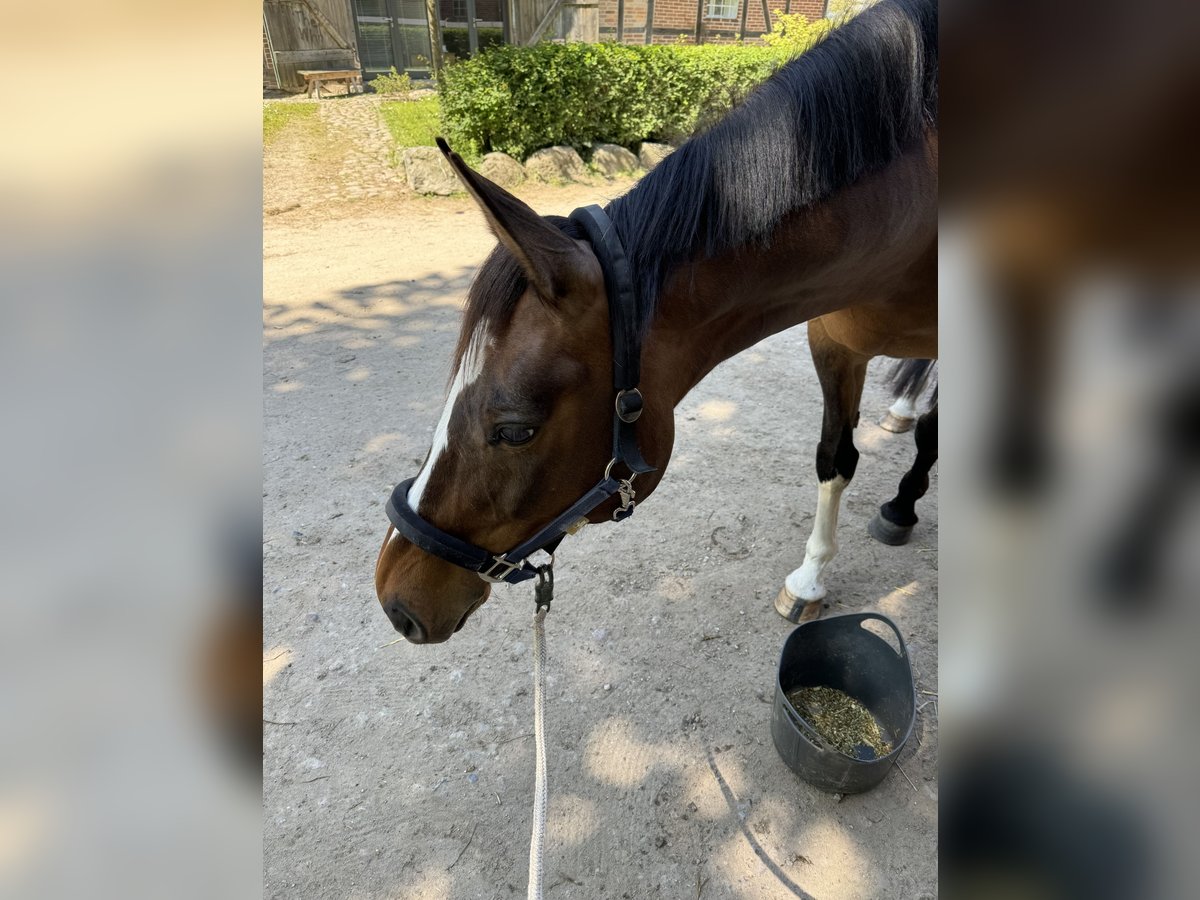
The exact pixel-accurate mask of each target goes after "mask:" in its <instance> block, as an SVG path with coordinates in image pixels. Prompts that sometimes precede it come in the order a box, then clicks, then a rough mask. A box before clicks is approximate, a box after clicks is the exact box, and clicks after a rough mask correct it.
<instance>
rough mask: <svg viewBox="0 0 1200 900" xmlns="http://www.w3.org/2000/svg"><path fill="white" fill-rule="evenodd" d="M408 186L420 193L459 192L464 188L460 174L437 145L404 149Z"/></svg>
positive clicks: (444, 193)
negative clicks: (456, 173) (458, 174)
mask: <svg viewBox="0 0 1200 900" xmlns="http://www.w3.org/2000/svg"><path fill="white" fill-rule="evenodd" d="M402 159H403V160H404V173H405V174H406V175H407V176H408V186H409V187H410V188H412V189H413V190H414V191H416V192H417V193H418V194H441V195H442V196H446V195H447V194H457V193H458V192H459V191H461V190H462V189H463V186H462V184H461V182H459V180H458V176H457V175H455V174H454V170H453V169H451V168H450V164H449V163H448V162H446V158H445V157H444V156H442V152H441V151H440V150H438V149H437V147H409V148H408V149H407V150H405V151H404V154H403V157H402Z"/></svg>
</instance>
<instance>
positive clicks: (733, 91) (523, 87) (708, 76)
mask: <svg viewBox="0 0 1200 900" xmlns="http://www.w3.org/2000/svg"><path fill="white" fill-rule="evenodd" d="M787 58H788V55H787V53H786V52H783V51H780V50H777V49H770V48H767V47H746V46H713V45H705V46H700V47H692V46H683V45H667V46H650V47H646V46H623V45H621V44H551V43H545V44H539V45H537V46H535V47H512V46H500V47H494V48H492V49H490V50H488V51H487V52H486V53H480V54H479V56H477V57H476V58H475V59H470V60H464V61H462V62H459V63H456V64H455V65H453V66H448V67H447V68H446V70H445V73H444V75H443V83H442V86H441V92H440V93H441V101H442V121H443V127H444V128H445V130H446V134H447V137H448V138H449V139H450V142H451V145H452V146H453V147H454V148H455V149H456V150H459V152H467V153H486V152H488V151H491V150H501V151H503V152H505V153H508V154H510V155H512V156H515V157H516V158H517V159H524V158H525V157H526V156H528V155H529V154H530V153H532V152H533V151H535V150H540V149H541V148H543V147H550V146H553V145H555V144H568V145H571V146H574V147H576V148H577V149H583V148H586V147H588V146H589V145H591V144H594V143H598V142H606V143H613V144H622V145H626V146H628V145H631V144H636V143H637V142H639V141H643V140H656V141H671V140H677V139H680V138H685V137H687V136H689V135H691V134H692V133H693V132H694V131H695V130H696V129H697V128H702V127H705V126H706V125H708V124H710V123H711V122H712V121H713V120H715V119H716V118H718V117H719V116H720V115H721V114H722V113H723V112H724V111H725V110H727V109H728V108H729V107H730V106H731V105H732V104H733V103H734V102H735V101H736V100H737V99H738V98H740V97H742V96H744V95H745V94H746V93H747V92H748V91H749V90H750V89H751V88H753V87H754V85H756V84H758V83H759V82H760V81H762V80H763V79H764V78H766V77H767V76H768V75H770V74H771V72H772V71H774V69H775V68H776V67H777V66H779V65H780V64H782V63H783V62H784V61H785V60H786V59H787Z"/></svg>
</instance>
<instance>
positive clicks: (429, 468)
mask: <svg viewBox="0 0 1200 900" xmlns="http://www.w3.org/2000/svg"><path fill="white" fill-rule="evenodd" d="M487 344H488V338H487V322H486V320H483V321H480V323H479V324H478V325H477V326H475V333H474V334H472V335H471V341H470V343H468V344H467V351H466V353H464V354H463V357H462V360H461V361H460V362H459V364H458V371H457V372H455V373H454V381H452V382H451V383H450V392H449V394H448V395H447V396H446V405H445V406H444V407H443V408H442V417H441V419H439V420H438V424H437V429H436V430H435V431H434V433H433V448H432V449H431V450H430V451H429V458H428V459H427V460H425V465H424V466H422V468H421V471H420V473H418V475H417V480H416V481H415V482H413V486H412V488H411V489H410V490H409V492H408V505H409V508H410V509H412V510H413V511H414V512H417V513H419V512H420V511H421V510H420V508H419V507H420V503H421V497H422V495H423V494H424V493H425V488H426V487H428V486H429V478H430V476H431V475H432V474H433V467H434V466H436V465H437V461H438V460H439V459H440V458H441V456H442V454H443V453H445V452H446V446H447V444H448V443H449V439H450V417H451V416H452V415H453V414H454V406H455V404H456V403H457V402H458V397H459V394H461V393H462V392H463V390H464V389H466V387H467V385H469V384H472V383H473V382H474V381H475V380H476V379H477V378H478V377H479V376H480V374H482V372H483V358H484V354H485V353H486V351H487Z"/></svg>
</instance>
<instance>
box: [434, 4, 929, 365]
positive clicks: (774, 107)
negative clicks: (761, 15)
mask: <svg viewBox="0 0 1200 900" xmlns="http://www.w3.org/2000/svg"><path fill="white" fill-rule="evenodd" d="M937 19H938V3H937V0H882V2H880V3H878V4H877V5H875V6H873V7H871V8H870V9H868V10H866V11H865V12H863V13H862V14H860V15H859V16H857V17H856V18H854V19H852V20H850V21H849V22H847V23H846V24H845V25H842V26H841V27H839V28H836V29H834V30H833V31H831V32H830V33H829V34H828V35H827V36H826V37H825V38H824V39H823V40H821V41H820V42H819V43H817V44H816V45H815V46H813V47H811V48H810V49H808V50H807V51H805V52H804V53H803V54H802V55H801V56H799V57H797V58H796V59H794V60H792V61H791V62H789V63H788V64H787V65H785V66H783V67H782V68H781V69H780V70H779V71H778V72H776V73H775V74H774V75H772V76H771V77H770V78H769V79H767V80H766V81H765V82H763V83H762V84H761V85H760V86H759V87H758V88H756V89H755V90H754V91H753V92H752V93H751V94H750V95H749V96H748V97H747V98H746V100H745V102H744V103H742V104H741V105H740V106H738V107H736V108H735V109H733V110H732V111H731V112H730V113H729V114H728V115H727V116H725V118H723V119H722V120H721V121H720V122H718V123H717V124H716V125H714V126H713V127H712V128H711V129H709V130H708V131H707V132H705V133H703V134H700V135H697V136H696V137H694V138H692V139H691V140H689V141H688V142H687V143H685V144H684V145H683V146H682V147H680V148H679V149H678V150H676V151H675V152H674V153H672V154H671V155H670V156H668V157H667V158H666V159H665V160H663V161H662V162H661V163H660V164H659V165H658V166H657V168H655V169H654V171H653V172H651V173H650V174H649V175H647V176H646V177H645V178H643V179H642V180H641V181H639V182H638V183H637V184H636V185H635V186H634V187H633V189H632V190H631V191H630V192H629V193H628V194H626V195H625V196H623V197H620V198H618V199H616V200H614V201H613V202H612V203H610V204H609V205H608V207H607V211H608V214H609V216H610V217H611V218H612V220H613V223H614V225H615V227H616V229H617V232H618V234H619V235H620V237H621V241H622V243H623V244H624V246H625V252H626V254H627V255H628V257H629V260H630V263H631V266H632V269H633V273H634V280H635V282H636V287H637V290H638V304H639V309H638V312H639V321H640V322H641V324H642V327H643V328H646V327H648V326H649V323H650V322H651V321H652V319H653V317H654V311H655V308H656V304H657V300H658V293H659V290H660V289H661V287H662V285H663V282H664V281H665V279H666V277H667V275H668V273H669V272H670V271H671V270H672V269H673V268H674V267H676V266H678V265H679V264H681V263H684V262H686V261H688V260H689V259H693V258H697V257H706V256H713V255H716V254H719V253H722V252H724V251H726V250H730V249H733V248H735V247H739V246H746V245H750V244H755V243H759V244H761V243H765V242H766V241H767V240H769V238H770V235H771V233H772V231H774V229H775V227H776V226H777V225H778V224H779V222H780V220H781V219H783V217H784V216H786V215H787V214H788V213H791V212H793V211H795V210H798V209H803V208H804V207H808V206H812V205H813V204H814V203H817V202H818V201H820V200H822V199H824V198H825V197H827V196H828V195H829V194H831V193H832V192H834V191H836V190H837V189H838V188H842V187H845V186H847V185H849V184H852V183H853V182H855V181H857V180H858V179H859V178H861V177H862V176H863V175H866V174H868V173H870V172H873V171H876V170H878V169H881V168H883V167H884V166H885V165H887V164H888V163H889V162H891V161H892V160H894V159H896V158H897V157H898V156H899V155H900V154H901V153H902V152H903V151H904V150H905V149H906V148H908V147H910V146H911V145H912V144H913V143H914V142H916V141H917V140H919V139H920V138H921V136H922V135H923V133H924V132H925V130H926V129H927V128H929V127H935V126H936V123H937V78H938V44H937ZM546 218H547V220H548V221H550V222H551V223H553V224H554V225H556V226H557V227H559V228H561V229H562V230H563V231H564V232H566V233H567V234H570V235H571V236H572V237H575V238H582V237H583V234H582V233H581V232H580V231H579V229H578V228H577V227H576V226H575V225H573V224H572V223H570V222H569V221H568V220H567V219H563V218H559V217H557V216H547V217H546ZM526 284H527V282H526V279H525V275H524V273H523V272H522V271H521V269H520V267H519V266H518V265H517V262H516V260H515V259H514V258H513V257H512V255H511V254H510V253H509V252H508V251H507V250H506V249H505V248H504V247H503V245H501V246H498V247H497V248H496V249H495V250H494V251H492V254H491V255H490V256H489V257H488V258H487V260H485V261H484V264H483V266H482V267H481V268H480V270H479V273H478V275H477V276H476V279H475V281H474V282H473V283H472V285H471V288H470V290H469V292H468V294H467V304H466V309H465V312H464V317H465V320H464V324H463V330H462V334H461V336H460V339H459V348H458V353H457V354H456V357H455V358H456V360H457V359H458V358H460V357H461V355H462V352H463V350H464V349H465V344H466V342H467V341H468V340H469V339H470V335H471V333H472V332H473V331H474V328H475V326H476V324H478V322H479V321H480V320H481V319H484V318H487V319H489V320H491V321H494V322H504V321H507V320H508V318H509V317H510V316H511V313H512V309H513V307H514V306H515V304H516V302H517V300H518V299H519V298H520V296H521V294H522V293H523V292H524V291H525V288H526Z"/></svg>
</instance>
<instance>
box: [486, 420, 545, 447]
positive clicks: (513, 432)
mask: <svg viewBox="0 0 1200 900" xmlns="http://www.w3.org/2000/svg"><path fill="white" fill-rule="evenodd" d="M536 431H537V429H536V428H533V427H531V426H529V425H501V426H500V427H499V428H497V429H496V438H497V440H501V441H504V443H506V444H514V445H515V444H527V443H529V441H531V440H533V435H534V434H535V433H536Z"/></svg>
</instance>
